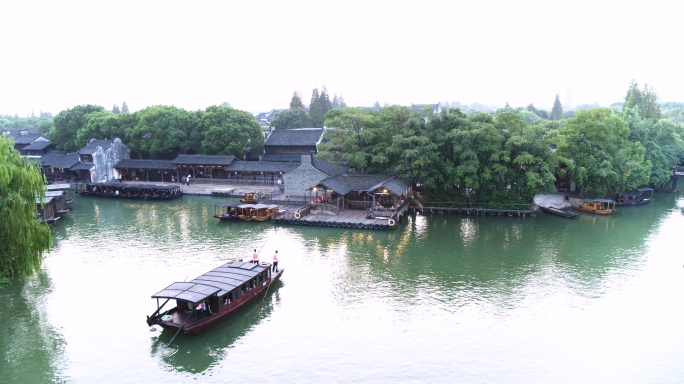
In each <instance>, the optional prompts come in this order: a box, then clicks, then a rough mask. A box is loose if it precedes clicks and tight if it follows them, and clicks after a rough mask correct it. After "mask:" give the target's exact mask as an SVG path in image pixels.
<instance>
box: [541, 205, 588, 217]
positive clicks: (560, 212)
mask: <svg viewBox="0 0 684 384" xmlns="http://www.w3.org/2000/svg"><path fill="white" fill-rule="evenodd" d="M539 208H540V209H541V210H542V212H546V213H549V214H552V215H556V216H560V217H566V218H568V219H571V218H573V217H577V216H578V214H577V213H575V212H572V211H571V210H570V207H563V208H558V207H553V206H551V205H547V206H544V205H540V206H539Z"/></svg>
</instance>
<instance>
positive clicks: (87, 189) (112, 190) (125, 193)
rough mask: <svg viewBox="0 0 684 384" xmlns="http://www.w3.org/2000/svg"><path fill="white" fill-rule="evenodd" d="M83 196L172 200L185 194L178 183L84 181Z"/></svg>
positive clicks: (80, 189) (81, 189) (82, 186)
mask: <svg viewBox="0 0 684 384" xmlns="http://www.w3.org/2000/svg"><path fill="white" fill-rule="evenodd" d="M78 194H79V195H81V196H101V197H114V198H127V199H143V200H171V199H175V198H178V197H181V196H182V195H183V191H181V187H180V186H178V185H149V184H126V183H84V184H82V185H81V186H80V187H79V190H78Z"/></svg>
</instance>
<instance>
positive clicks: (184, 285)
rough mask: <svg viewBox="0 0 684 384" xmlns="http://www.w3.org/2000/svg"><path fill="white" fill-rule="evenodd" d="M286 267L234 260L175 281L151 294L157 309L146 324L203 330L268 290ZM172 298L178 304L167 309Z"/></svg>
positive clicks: (193, 330) (187, 329)
mask: <svg viewBox="0 0 684 384" xmlns="http://www.w3.org/2000/svg"><path fill="white" fill-rule="evenodd" d="M283 271H284V269H280V270H279V271H278V272H271V264H269V263H259V264H254V263H251V262H242V261H236V260H231V261H230V262H228V263H226V264H223V265H222V266H220V267H218V268H215V269H213V270H211V271H209V272H207V273H205V274H203V275H201V276H199V277H197V278H195V279H193V280H191V281H188V282H176V283H173V284H171V285H169V286H168V287H166V288H164V289H162V290H161V291H159V292H158V293H156V294H154V295H152V298H153V299H157V310H156V311H154V313H152V315H150V316H147V325H149V326H152V325H154V324H157V325H159V326H161V327H162V328H165V329H171V330H174V331H176V333H178V332H180V331H181V330H182V331H183V333H186V334H188V333H194V334H198V333H201V332H204V331H206V330H207V329H209V328H211V327H213V326H215V325H216V324H218V323H219V322H220V321H222V320H224V319H225V318H227V317H228V316H229V315H230V314H232V313H234V312H235V311H237V310H238V309H240V308H241V307H243V306H245V305H246V304H247V303H249V302H251V301H253V300H255V299H256V298H257V297H260V296H261V295H262V294H265V293H266V292H268V289H269V288H270V286H271V285H273V283H275V282H276V281H277V280H278V279H280V276H281V275H282V274H283ZM161 300H164V302H163V303H161V304H160V301H161ZM169 302H171V303H172V304H173V303H175V306H174V307H172V308H169V309H167V310H164V309H163V308H164V306H165V305H166V304H168V303H169Z"/></svg>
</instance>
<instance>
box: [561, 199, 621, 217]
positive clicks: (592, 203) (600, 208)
mask: <svg viewBox="0 0 684 384" xmlns="http://www.w3.org/2000/svg"><path fill="white" fill-rule="evenodd" d="M571 206H572V209H576V210H578V211H582V212H589V213H595V214H597V215H609V214H611V213H612V212H613V211H615V201H614V200H610V199H579V200H577V201H575V202H572V205H571Z"/></svg>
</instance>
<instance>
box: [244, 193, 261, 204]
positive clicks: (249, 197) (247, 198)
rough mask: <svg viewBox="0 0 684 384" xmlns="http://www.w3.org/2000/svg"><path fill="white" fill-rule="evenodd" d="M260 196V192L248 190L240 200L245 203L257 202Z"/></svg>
mask: <svg viewBox="0 0 684 384" xmlns="http://www.w3.org/2000/svg"><path fill="white" fill-rule="evenodd" d="M259 197H260V193H259V192H258V191H247V192H245V195H244V196H243V197H242V199H240V202H241V203H245V204H255V203H258V202H259Z"/></svg>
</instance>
